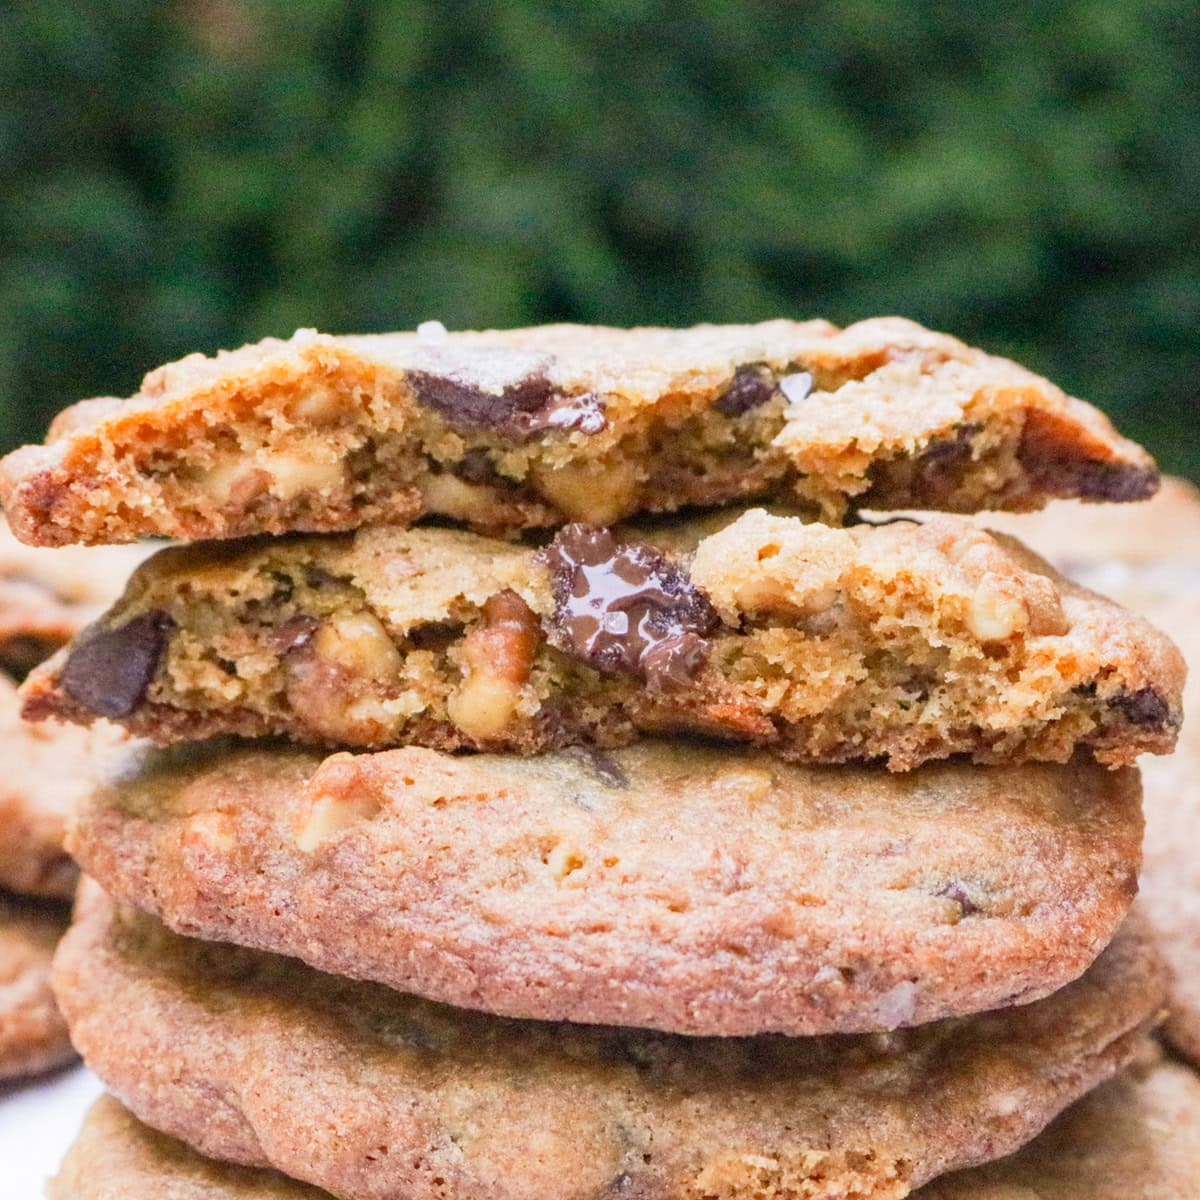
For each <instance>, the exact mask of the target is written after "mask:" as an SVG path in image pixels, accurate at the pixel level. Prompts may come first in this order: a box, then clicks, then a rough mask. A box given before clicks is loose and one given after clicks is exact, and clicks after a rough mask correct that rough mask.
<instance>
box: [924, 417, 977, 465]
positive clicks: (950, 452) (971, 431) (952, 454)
mask: <svg viewBox="0 0 1200 1200" xmlns="http://www.w3.org/2000/svg"><path fill="white" fill-rule="evenodd" d="M982 430H983V426H982V425H980V424H978V423H976V422H967V423H966V424H965V425H959V426H958V428H957V429H955V431H954V434H953V436H951V437H944V438H935V439H934V440H933V441H932V442H930V443H929V445H928V446H926V447H925V449H924V450H923V451H922V452H921V466H923V467H927V468H932V469H933V470H935V471H936V470H943V469H948V468H950V467H955V466H957V465H958V464H959V463H962V462H965V461H966V460H967V459H969V458H970V457H971V442H972V440H973V439H974V438H975V435H976V434H978V433H980V432H981V431H982Z"/></svg>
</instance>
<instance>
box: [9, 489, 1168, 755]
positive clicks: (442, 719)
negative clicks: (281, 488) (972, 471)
mask: <svg viewBox="0 0 1200 1200" xmlns="http://www.w3.org/2000/svg"><path fill="white" fill-rule="evenodd" d="M1183 674H1184V668H1183V663H1182V660H1181V658H1180V656H1179V654H1178V652H1177V651H1176V649H1175V647H1174V646H1173V645H1172V644H1171V643H1170V641H1169V640H1168V639H1167V638H1165V637H1164V636H1163V635H1161V634H1160V633H1159V632H1158V631H1157V630H1156V629H1154V628H1153V627H1152V626H1151V625H1150V624H1149V623H1148V622H1146V621H1144V620H1143V619H1141V618H1139V617H1136V616H1133V615H1132V614H1130V613H1128V612H1126V611H1125V610H1123V609H1121V608H1120V607H1118V606H1117V605H1115V604H1112V603H1110V602H1109V601H1107V600H1105V599H1103V598H1102V597H1100V596H1098V595H1096V594H1094V593H1092V592H1089V591H1086V590H1085V589H1083V588H1080V587H1078V586H1076V585H1074V584H1071V583H1069V582H1067V581H1066V580H1064V579H1062V578H1061V577H1059V576H1057V575H1056V574H1055V573H1054V572H1053V571H1052V570H1051V569H1050V568H1049V567H1048V566H1047V565H1046V564H1045V563H1043V562H1042V561H1041V560H1039V559H1038V558H1037V557H1036V556H1034V555H1032V554H1031V553H1029V552H1028V551H1026V550H1025V549H1024V548H1023V547H1022V546H1020V545H1019V544H1018V543H1016V542H1015V541H1013V540H1011V539H1006V538H993V537H992V536H991V535H989V534H987V533H984V532H982V531H981V530H979V529H976V528H974V527H973V526H972V525H971V524H970V523H969V522H967V521H965V520H963V519H962V518H957V517H952V516H935V517H933V518H931V519H930V520H929V521H928V522H926V523H923V524H917V523H913V522H909V521H903V522H899V523H896V524H890V525H887V526H884V527H882V528H879V527H875V526H871V525H859V526H856V527H853V528H849V529H831V528H829V527H828V526H825V525H820V524H806V523H805V522H803V521H802V520H800V519H798V518H795V517H784V516H777V515H772V514H770V513H768V512H766V511H764V510H761V509H757V510H751V511H749V512H743V513H741V514H740V515H739V514H737V513H726V514H721V515H714V516H710V517H709V518H708V519H707V520H706V521H697V522H693V523H690V524H686V525H684V526H682V527H680V526H671V527H669V528H658V529H651V530H640V531H639V530H631V531H629V532H628V535H624V534H621V535H610V534H609V533H607V532H604V531H597V530H591V529H589V528H584V527H581V526H569V527H567V528H566V529H564V530H562V531H560V532H559V533H558V534H557V535H556V536H555V538H554V539H553V540H552V541H551V543H550V545H549V547H548V548H546V549H544V550H536V549H532V548H527V547H522V546H519V545H513V544H511V543H507V542H503V541H499V540H496V539H489V538H483V537H479V536H476V535H474V534H469V533H464V532H460V531H454V530H447V529H412V530H404V529H395V528H377V529H369V530H363V531H360V532H358V533H357V534H353V535H344V536H337V537H326V538H304V539H289V540H284V541H279V540H274V541H256V542H252V543H250V544H248V545H246V544H241V543H233V544H230V543H218V544H208V545H205V546H199V547H181V548H177V549H171V550H167V551H165V552H163V553H162V554H160V555H158V556H156V557H155V558H154V559H153V560H151V561H150V562H149V563H147V564H146V565H145V566H144V567H143V568H142V569H141V570H140V571H139V572H138V573H137V575H136V576H135V577H134V579H133V581H132V583H131V585H130V587H129V589H128V591H127V592H126V594H125V596H124V597H123V598H122V600H121V601H120V602H119V603H118V604H117V605H116V607H115V608H114V609H113V610H112V611H110V612H109V613H108V614H106V615H105V616H104V618H103V619H102V620H101V622H100V623H99V624H98V625H97V626H95V627H94V628H93V629H91V630H89V631H88V633H87V634H86V635H85V636H84V637H82V638H81V639H80V640H79V641H78V642H77V643H76V644H75V645H74V646H73V647H72V648H71V649H70V650H69V651H68V652H65V653H64V654H63V655H60V656H59V657H57V658H56V659H54V660H53V661H52V662H51V663H49V664H47V665H46V666H45V667H44V668H42V669H40V670H39V671H38V672H37V673H36V674H35V676H34V677H33V678H32V679H31V680H30V681H29V682H28V683H27V685H26V688H25V696H26V704H25V713H26V715H27V716H29V717H32V718H43V717H46V716H56V717H64V718H67V719H72V720H77V721H82V722H86V721H89V720H94V719H95V716H96V713H97V712H100V713H101V714H103V715H106V716H111V717H114V718H115V719H117V720H120V721H122V722H123V723H124V724H125V725H126V726H127V727H128V728H130V729H131V730H133V731H135V732H137V733H140V734H145V735H147V736H150V737H153V738H156V739H157V740H160V741H164V742H169V741H172V740H177V739H189V740H191V739H196V738H201V737H204V736H208V735H211V734H215V733H236V734H240V735H244V736H260V735H263V734H285V735H288V736H290V737H292V738H293V739H295V740H297V741H300V742H305V743H309V744H317V745H330V746H359V747H366V748H379V747H384V746H392V745H399V744H405V743H410V742H411V743H415V744H419V745H425V746H431V747H433V748H435V749H442V750H458V749H473V750H479V749H482V750H507V751H517V752H520V753H525V754H529V753H535V752H538V751H542V750H546V749H553V748H555V747H561V746H564V745H570V744H573V743H579V742H587V743H593V744H598V745H603V746H613V745H621V744H626V743H629V742H631V741H633V740H635V739H636V738H637V737H639V736H641V735H644V734H646V733H654V732H672V731H690V732H693V733H702V734H716V735H721V736H724V737H726V738H730V739H734V740H737V741H742V742H749V743H752V744H756V745H760V746H764V747H767V748H770V749H771V750H772V751H773V752H775V753H777V754H779V755H781V756H783V757H785V758H789V759H792V760H794V761H801V762H814V761H815V762H842V761H855V760H857V761H862V760H871V759H875V758H884V759H886V761H887V763H888V765H889V766H890V767H891V768H892V769H894V770H907V769H910V768H912V767H914V766H917V765H919V764H920V763H921V762H923V761H927V760H929V759H934V758H945V757H948V756H950V755H953V754H968V755H971V756H972V757H973V758H974V760H975V761H977V762H981V763H996V762H1005V763H1007V762H1013V761H1020V760H1024V759H1033V760H1050V761H1058V762H1063V761H1066V760H1068V759H1070V758H1071V756H1072V754H1073V753H1074V752H1075V750H1076V749H1077V748H1080V747H1086V748H1088V749H1089V750H1091V751H1092V752H1093V753H1094V754H1095V756H1096V757H1097V758H1098V759H1100V760H1101V761H1102V762H1104V763H1106V764H1108V765H1112V766H1118V765H1123V764H1128V763H1130V762H1132V761H1133V759H1134V758H1135V757H1136V756H1137V755H1138V754H1141V753H1143V752H1147V751H1153V752H1159V753H1166V752H1169V751H1170V749H1171V747H1172V745H1173V743H1174V740H1175V736H1176V731H1177V727H1178V724H1179V721H1180V719H1181V717H1180V710H1179V695H1180V690H1181V687H1182V680H1183Z"/></svg>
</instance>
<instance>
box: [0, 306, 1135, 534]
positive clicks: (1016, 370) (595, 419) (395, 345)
mask: <svg viewBox="0 0 1200 1200" xmlns="http://www.w3.org/2000/svg"><path fill="white" fill-rule="evenodd" d="M1157 482H1158V475H1157V471H1156V470H1155V467H1154V464H1153V462H1152V461H1151V459H1150V458H1149V457H1148V456H1147V455H1146V453H1145V452H1144V451H1143V450H1142V449H1141V448H1140V447H1138V446H1135V445H1134V444H1133V443H1131V442H1128V441H1126V440H1125V439H1124V438H1121V437H1119V436H1118V435H1117V434H1116V433H1115V432H1114V430H1113V428H1112V426H1111V425H1110V424H1109V422H1108V421H1107V419H1106V418H1104V417H1103V416H1102V415H1101V414H1100V413H1099V412H1097V411H1096V410H1095V409H1093V408H1092V407H1091V406H1089V405H1087V404H1085V403H1083V402H1082V401H1079V400H1074V399H1071V398H1070V397H1068V396H1066V395H1064V394H1063V393H1062V392H1061V391H1060V390H1059V389H1058V388H1056V387H1055V386H1054V385H1053V384H1051V383H1049V382H1047V381H1046V380H1044V379H1041V378H1039V377H1038V376H1036V375H1034V374H1032V373H1031V372H1029V371H1026V370H1025V369H1024V368H1022V367H1019V366H1017V365H1016V364H1015V363H1011V362H1008V361H1006V360H1004V359H1000V358H994V357H991V356H989V355H987V354H984V353H983V352H982V351H979V350H974V349H971V348H970V347H968V346H965V345H963V343H961V342H959V341H956V340H955V339H954V338H951V337H947V336H946V335H944V334H939V333H933V332H930V331H929V330H926V329H923V328H921V327H920V326H919V325H916V324H913V323H912V322H910V321H905V320H901V319H899V318H883V319H877V320H870V321H863V322H861V323H860V324H857V325H852V326H850V327H849V328H847V329H843V330H838V329H836V328H835V327H834V326H832V325H830V324H829V323H828V322H825V321H810V322H806V323H796V322H793V321H783V320H780V321H768V322H766V323H764V324H761V325H733V326H712V325H707V326H697V327H695V328H693V329H677V330H671V329H631V330H621V329H606V328H589V327H585V326H570V325H554V326H545V327H542V328H534V329H516V330H509V331H507V332H486V333H455V334H447V333H446V331H445V330H444V329H443V328H442V327H441V326H440V325H438V324H437V323H436V322H430V323H427V324H426V325H424V326H422V327H421V328H420V329H418V330H417V332H416V333H415V334H414V333H393V334H380V335H372V336H366V337H330V336H327V335H322V334H318V333H316V332H314V331H312V330H301V331H300V332H299V333H297V334H296V335H295V336H294V337H292V338H291V339H289V340H288V341H279V340H275V339H270V340H267V341H265V342H260V343H259V344H257V345H253V346H245V347H243V348H242V349H240V350H236V351H233V352H227V353H222V354H218V355H217V356H216V357H215V358H204V357H203V356H202V355H198V354H195V355H191V356H190V357H188V358H185V359H182V360H181V361H179V362H176V363H170V364H168V365H167V366H164V367H160V368H158V369H157V370H155V371H152V372H151V373H150V374H149V375H147V376H146V378H145V379H144V381H143V383H142V388H141V390H140V391H139V392H138V393H137V395H135V396H132V397H130V398H129V399H128V400H118V399H115V398H112V397H105V398H101V399H97V400H88V401H84V402H83V403H82V404H78V405H76V406H75V407H74V408H71V409H68V410H67V411H66V412H65V413H63V414H62V415H60V417H59V418H58V419H57V420H56V421H55V423H54V426H53V427H52V429H51V431H50V436H49V441H48V442H47V444H46V445H45V446H27V447H24V448H22V449H20V450H18V451H16V452H14V453H13V454H11V455H9V456H8V457H7V458H6V459H5V460H4V461H3V463H2V464H0V496H2V498H3V503H4V506H5V508H6V510H7V511H8V513H9V517H10V519H11V520H12V522H13V525H14V528H15V529H16V530H17V532H18V535H19V536H20V537H21V538H22V539H23V540H25V541H28V542H30V543H33V544H42V545H60V544H64V543H68V542H118V541H128V540H130V539H133V538H137V537H140V536H142V535H145V534H165V535H167V536H169V537H177V538H182V539H185V540H195V539H202V538H226V537H239V536H244V535H247V534H255V533H276V534H277V533H285V532H293V531H309V532H316V531H330V530H344V529H352V528H356V527H358V526H360V525H368V524H379V523H381V522H392V523H407V522H409V521H411V520H413V519H414V518H416V517H418V516H420V515H421V514H422V513H432V514H437V515H441V516H448V517H453V518H456V519H460V520H463V521H466V522H468V523H469V524H471V525H473V526H475V527H476V528H481V529H485V530H496V529H504V528H507V529H513V528H530V527H538V526H551V525H557V524H562V523H563V522H565V521H568V520H575V521H588V522H591V523H593V524H599V525H607V524H611V523H612V522H613V521H616V520H620V519H622V518H624V517H627V516H629V515H631V514H632V513H635V512H642V511H658V512H662V511H673V510H676V509H679V508H683V507H686V506H693V505H706V506H707V505H714V504H722V503H727V502H730V501H733V500H737V499H746V498H753V497H772V498H776V499H788V500H793V501H795V500H800V501H805V502H811V503H813V504H815V505H817V506H818V507H820V508H821V509H822V511H823V512H824V513H825V514H826V515H827V516H829V517H832V518H837V517H840V516H841V515H842V514H843V513H844V512H845V510H846V508H847V506H848V505H849V504H850V503H851V502H854V503H864V504H870V505H874V506H877V507H897V506H914V507H921V508H938V509H945V510H951V511H958V512H967V511H975V510H977V509H980V508H1013V509H1025V508H1034V507H1037V506H1038V505H1040V504H1041V503H1043V502H1044V501H1045V500H1046V499H1048V498H1050V497H1052V496H1082V497H1085V498H1087V499H1090V500H1136V499H1141V498H1144V497H1146V496H1149V495H1151V494H1153V492H1154V490H1155V488H1156V487H1157Z"/></svg>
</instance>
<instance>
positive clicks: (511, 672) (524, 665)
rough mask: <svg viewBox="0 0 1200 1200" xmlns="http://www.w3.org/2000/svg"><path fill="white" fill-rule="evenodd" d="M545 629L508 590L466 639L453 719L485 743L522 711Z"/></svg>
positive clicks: (453, 698) (450, 705) (486, 608)
mask: <svg viewBox="0 0 1200 1200" xmlns="http://www.w3.org/2000/svg"><path fill="white" fill-rule="evenodd" d="M540 640H541V627H540V626H539V625H538V620H537V617H535V616H534V614H533V611H532V610H531V609H530V607H529V605H528V604H526V603H525V601H524V600H522V599H521V597H520V596H518V595H517V593H516V592H514V591H512V590H511V589H508V588H506V589H505V590H504V591H502V592H498V593H497V594H496V595H495V596H492V597H491V598H490V599H489V600H488V601H487V602H486V603H485V604H484V606H483V624H482V625H477V626H476V627H475V628H474V629H473V630H472V631H471V632H470V634H468V635H467V637H466V639H465V640H464V641H463V647H462V662H463V671H464V679H463V682H462V686H461V687H460V688H459V689H458V691H456V692H455V693H454V694H453V695H452V696H451V697H450V699H449V701H448V703H447V712H448V714H449V716H450V720H452V721H453V722H454V724H455V725H457V726H458V727H459V729H461V730H462V731H463V732H464V733H466V734H468V735H470V736H471V737H473V738H478V739H480V740H481V741H487V740H489V739H491V738H494V737H498V736H499V735H500V734H501V733H503V732H504V730H505V728H506V727H507V726H508V725H509V723H510V722H511V721H512V719H513V717H514V716H515V715H516V712H517V706H518V704H519V703H520V700H521V689H522V687H523V686H524V684H525V683H526V681H527V680H528V679H529V674H530V671H531V670H532V668H533V656H534V652H535V651H536V650H537V646H538V642H539V641H540Z"/></svg>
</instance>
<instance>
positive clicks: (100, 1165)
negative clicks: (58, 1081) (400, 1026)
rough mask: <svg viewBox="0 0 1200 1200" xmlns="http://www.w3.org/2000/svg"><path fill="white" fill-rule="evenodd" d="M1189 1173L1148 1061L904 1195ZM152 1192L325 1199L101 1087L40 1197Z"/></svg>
mask: <svg viewBox="0 0 1200 1200" xmlns="http://www.w3.org/2000/svg"><path fill="white" fill-rule="evenodd" d="M1197 1178H1200V1081H1197V1079H1196V1077H1195V1075H1193V1074H1192V1073H1191V1072H1190V1071H1188V1070H1187V1069H1186V1068H1185V1067H1181V1066H1178V1065H1177V1064H1174V1063H1164V1062H1159V1063H1156V1064H1154V1065H1145V1066H1141V1065H1139V1066H1135V1067H1131V1068H1129V1069H1128V1070H1126V1071H1125V1072H1123V1073H1122V1074H1121V1075H1120V1076H1118V1078H1117V1079H1115V1080H1113V1081H1112V1082H1110V1083H1107V1084H1104V1085H1103V1086H1102V1087H1099V1088H1097V1089H1096V1090H1095V1091H1093V1092H1091V1093H1089V1094H1088V1095H1087V1096H1085V1097H1084V1098H1083V1099H1082V1100H1079V1101H1077V1102H1076V1103H1075V1104H1074V1105H1072V1106H1071V1107H1070V1108H1069V1109H1067V1111H1066V1112H1065V1113H1063V1114H1062V1116H1060V1117H1058V1118H1057V1119H1056V1120H1055V1121H1054V1122H1053V1124H1051V1125H1050V1127H1049V1128H1048V1129H1046V1130H1045V1131H1044V1132H1043V1133H1041V1134H1040V1135H1039V1136H1038V1137H1037V1138H1036V1139H1035V1140H1034V1141H1032V1142H1030V1143H1029V1145H1028V1146H1026V1147H1025V1148H1024V1149H1022V1150H1020V1151H1018V1152H1017V1153H1016V1154H1013V1155H1010V1156H1009V1157H1008V1158H1005V1159H1002V1160H1001V1161H999V1162H996V1163H991V1164H989V1165H988V1166H985V1167H980V1168H977V1169H975V1170H969V1171H960V1172H955V1173H954V1174H952V1175H944V1176H942V1178H941V1179H937V1180H935V1181H934V1182H933V1183H930V1184H927V1185H926V1186H925V1187H923V1188H920V1189H918V1191H916V1192H915V1193H913V1200H1134V1198H1136V1200H1183V1198H1184V1197H1186V1196H1188V1195H1190V1194H1191V1191H1192V1189H1193V1188H1194V1187H1195V1182H1196V1179H1197ZM164 1193H166V1194H169V1195H170V1197H171V1200H328V1193H326V1192H318V1191H316V1190H315V1189H313V1188H310V1187H308V1186H307V1185H306V1184H302V1183H296V1182H295V1181H293V1180H290V1179H287V1178H285V1177H284V1176H282V1175H279V1174H277V1173H275V1172H273V1171H263V1170H254V1169H253V1168H248V1167H235V1166H231V1165H230V1164H228V1163H218V1162H215V1161H214V1160H212V1159H208V1158H203V1157H201V1156H200V1155H199V1154H197V1153H195V1151H193V1150H190V1149H189V1148H188V1147H187V1146H185V1145H184V1144H183V1143H182V1142H179V1141H176V1140H175V1139H173V1138H168V1137H164V1136H163V1135H162V1134H160V1133H155V1132H154V1131H153V1130H151V1129H149V1128H147V1127H146V1126H145V1125H143V1124H141V1122H140V1121H138V1120H137V1119H136V1118H135V1117H133V1116H132V1115H131V1114H130V1113H129V1112H127V1111H126V1110H125V1109H123V1108H122V1107H121V1106H120V1104H118V1103H117V1101H116V1100H114V1099H113V1098H112V1097H111V1096H106V1097H104V1098H103V1099H101V1100H99V1101H97V1103H96V1105H95V1106H94V1107H93V1109H92V1111H91V1112H90V1113H89V1114H88V1117H87V1120H86V1121H85V1122H84V1126H83V1129H82V1131H81V1132H80V1135H79V1138H78V1139H77V1140H76V1142H75V1145H74V1146H73V1147H72V1149H71V1151H70V1153H69V1154H68V1155H67V1158H66V1160H65V1162H64V1163H63V1166H62V1171H61V1172H60V1174H59V1176H58V1178H57V1179H55V1180H54V1181H53V1182H52V1183H51V1185H50V1189H49V1191H48V1192H47V1196H48V1197H49V1200H161V1198H162V1196H163V1195H164ZM600 1194H601V1195H603V1193H600ZM618 1194H619V1193H618ZM630 1194H631V1195H632V1194H633V1193H632V1192H631V1193H630ZM642 1194H643V1195H648V1193H642ZM653 1195H655V1196H656V1197H657V1198H660V1200H666V1196H667V1194H666V1193H653Z"/></svg>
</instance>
